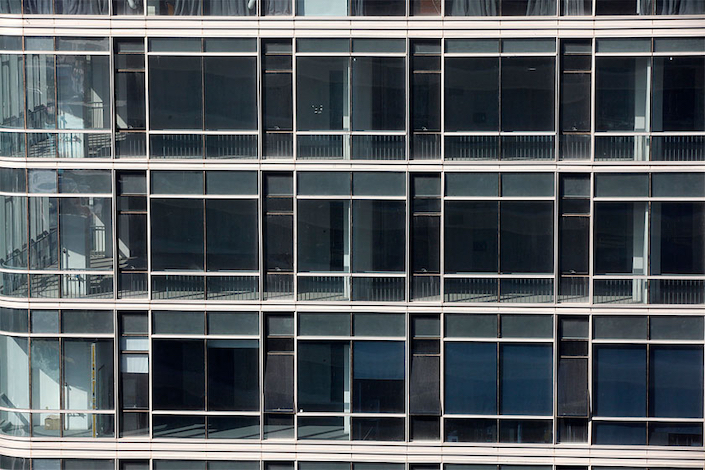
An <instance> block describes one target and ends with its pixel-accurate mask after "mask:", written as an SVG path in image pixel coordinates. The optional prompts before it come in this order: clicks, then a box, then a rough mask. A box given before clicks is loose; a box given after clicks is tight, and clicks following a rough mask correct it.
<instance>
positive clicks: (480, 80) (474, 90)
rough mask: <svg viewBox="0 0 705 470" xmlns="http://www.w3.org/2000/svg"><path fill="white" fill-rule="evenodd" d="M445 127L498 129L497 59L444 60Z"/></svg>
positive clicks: (476, 129)
mask: <svg viewBox="0 0 705 470" xmlns="http://www.w3.org/2000/svg"><path fill="white" fill-rule="evenodd" d="M466 3H475V2H466ZM446 11H447V10H446ZM445 127H446V130H447V131H497V130H498V129H499V59H498V58H496V57H482V58H478V57H472V58H469V57H452V58H450V57H449V58H447V59H446V65H445Z"/></svg>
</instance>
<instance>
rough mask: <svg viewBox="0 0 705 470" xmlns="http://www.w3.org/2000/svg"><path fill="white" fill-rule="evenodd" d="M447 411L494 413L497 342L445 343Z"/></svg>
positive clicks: (495, 410)
mask: <svg viewBox="0 0 705 470" xmlns="http://www.w3.org/2000/svg"><path fill="white" fill-rule="evenodd" d="M445 351H446V355H445V409H446V412H447V413H467V414H495V413H497V345H496V344H495V343H446V345H445Z"/></svg>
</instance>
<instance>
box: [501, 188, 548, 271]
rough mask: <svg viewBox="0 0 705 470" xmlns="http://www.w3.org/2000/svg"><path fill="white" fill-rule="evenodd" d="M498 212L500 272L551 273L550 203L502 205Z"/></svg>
mask: <svg viewBox="0 0 705 470" xmlns="http://www.w3.org/2000/svg"><path fill="white" fill-rule="evenodd" d="M500 211H501V213H500V220H501V222H500V227H501V235H500V240H501V246H500V253H501V256H500V270H501V272H503V273H551V272H553V203H552V202H529V201H526V202H525V201H512V202H502V203H501V204H500Z"/></svg>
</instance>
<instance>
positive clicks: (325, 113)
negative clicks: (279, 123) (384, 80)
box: [296, 57, 403, 131]
mask: <svg viewBox="0 0 705 470" xmlns="http://www.w3.org/2000/svg"><path fill="white" fill-rule="evenodd" d="M349 61H350V59H348V58H347V57H323V58H322V57H299V58H298V59H297V63H296V64H297V69H296V85H297V96H296V101H297V106H296V124H297V128H298V129H299V130H302V131H306V130H311V131H314V130H319V131H324V130H344V129H349V128H350V109H349V98H348V93H349V91H348V80H349V67H350V63H349ZM402 90H403V89H402Z"/></svg>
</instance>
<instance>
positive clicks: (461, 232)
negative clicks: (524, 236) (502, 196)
mask: <svg viewBox="0 0 705 470" xmlns="http://www.w3.org/2000/svg"><path fill="white" fill-rule="evenodd" d="M497 205H498V203H497V202H480V201H448V202H446V208H445V209H446V210H445V224H446V226H445V253H446V256H445V270H446V272H448V273H455V272H497V267H498V254H499V253H498V251H497V250H498V240H497V232H498V226H499V219H498V214H499V211H498V207H497Z"/></svg>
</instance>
